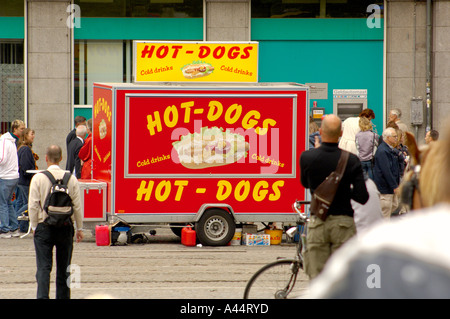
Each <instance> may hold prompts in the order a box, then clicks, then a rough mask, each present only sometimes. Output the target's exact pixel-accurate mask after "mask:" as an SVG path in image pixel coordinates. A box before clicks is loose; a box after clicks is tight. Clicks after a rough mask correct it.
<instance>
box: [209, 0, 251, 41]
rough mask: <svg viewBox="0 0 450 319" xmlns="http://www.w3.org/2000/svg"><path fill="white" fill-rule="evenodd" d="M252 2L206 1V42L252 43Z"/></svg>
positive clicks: (247, 0)
mask: <svg viewBox="0 0 450 319" xmlns="http://www.w3.org/2000/svg"><path fill="white" fill-rule="evenodd" d="M250 9H251V8H250V0H206V19H205V21H206V26H205V29H206V30H205V33H206V35H205V40H207V41H250Z"/></svg>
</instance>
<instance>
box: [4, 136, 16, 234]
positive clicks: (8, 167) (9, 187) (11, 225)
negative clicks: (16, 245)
mask: <svg viewBox="0 0 450 319" xmlns="http://www.w3.org/2000/svg"><path fill="white" fill-rule="evenodd" d="M15 141H16V140H15V138H14V137H13V136H12V135H11V133H9V132H8V133H5V134H3V135H2V136H1V137H0V238H11V237H17V236H20V234H19V223H18V221H17V215H16V211H15V209H14V206H13V203H12V197H13V194H14V191H15V190H16V188H17V184H18V182H19V161H18V158H17V147H16V143H15Z"/></svg>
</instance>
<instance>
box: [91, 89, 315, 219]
mask: <svg viewBox="0 0 450 319" xmlns="http://www.w3.org/2000/svg"><path fill="white" fill-rule="evenodd" d="M307 102H308V89H307V87H305V86H302V85H299V84H284V83H260V84H248V85H245V84H244V85H229V84H224V85H217V84H215V85H214V84H211V85H207V84H202V85H193V84H190V85H136V84H97V83H96V84H94V109H93V113H94V114H93V131H94V132H93V162H94V166H93V167H94V170H93V178H94V179H97V180H102V181H105V182H107V184H108V212H111V213H113V214H118V215H120V217H121V218H123V219H124V220H127V221H130V222H139V223H145V222H174V221H176V222H193V221H198V220H199V218H200V217H201V214H202V213H203V212H204V210H205V209H206V208H208V207H222V208H223V207H225V208H226V209H227V210H228V211H230V212H231V213H232V214H233V215H234V218H235V220H236V221H294V220H295V219H296V214H295V213H294V212H293V211H292V209H291V205H292V203H293V202H294V201H295V200H296V199H298V200H304V199H305V190H304V188H303V187H302V185H301V183H300V176H299V174H300V173H299V166H298V162H299V158H300V154H301V152H302V151H304V150H305V146H306V145H307V144H306V143H307V122H308V117H307V116H308V114H307V105H308V103H307Z"/></svg>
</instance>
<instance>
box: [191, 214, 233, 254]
mask: <svg viewBox="0 0 450 319" xmlns="http://www.w3.org/2000/svg"><path fill="white" fill-rule="evenodd" d="M235 230H236V224H235V223H234V220H233V217H232V216H231V214H230V213H228V212H227V211H225V210H223V209H209V210H207V211H205V212H204V213H203V215H202V217H201V218H200V220H199V222H198V223H196V224H195V231H196V232H197V239H198V241H199V242H200V243H201V244H202V245H205V246H225V245H226V244H228V243H229V242H230V241H231V239H233V236H234V232H235Z"/></svg>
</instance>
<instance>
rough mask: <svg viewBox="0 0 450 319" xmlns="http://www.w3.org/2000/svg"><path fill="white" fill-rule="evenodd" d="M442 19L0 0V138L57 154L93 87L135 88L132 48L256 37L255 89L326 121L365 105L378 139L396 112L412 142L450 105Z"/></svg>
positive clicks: (443, 11) (176, 3)
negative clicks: (283, 91)
mask: <svg viewBox="0 0 450 319" xmlns="http://www.w3.org/2000/svg"><path fill="white" fill-rule="evenodd" d="M449 17H450V1H444V0H434V1H418V0H416V1H414V0H387V1H374V0H368V1H365V0H339V1H338V0H252V1H250V0H73V1H67V0H65V1H62V0H8V1H1V2H0V46H1V51H0V54H1V60H0V62H1V64H0V81H1V84H0V112H1V113H0V117H1V118H0V122H1V132H2V133H3V132H5V131H6V130H8V129H9V124H10V123H11V121H13V120H14V119H16V118H18V119H23V120H24V121H25V122H26V124H27V126H28V127H31V128H33V129H35V130H36V139H35V143H34V149H35V151H36V152H37V153H38V154H40V155H42V154H43V153H44V150H45V147H46V146H47V145H49V144H51V143H56V144H59V145H61V146H63V148H64V149H65V137H66V135H67V133H68V132H69V131H70V130H71V129H72V128H73V119H74V116H75V115H84V116H85V117H86V118H90V117H91V116H92V115H91V114H92V113H91V108H92V84H93V83H94V82H132V81H133V78H132V69H133V52H132V41H133V40H158V41H257V42H259V62H258V65H259V67H258V77H259V79H258V80H259V82H297V83H306V84H309V85H311V86H312V89H311V96H310V107H311V109H313V108H314V107H316V108H317V110H321V111H323V113H325V114H329V113H336V114H338V115H340V116H342V117H343V118H345V117H346V116H349V115H352V114H353V113H355V112H357V111H358V110H359V108H360V107H361V106H364V107H369V108H371V109H373V110H374V111H375V113H376V119H375V120H374V124H375V125H376V129H377V131H378V133H380V134H381V132H382V129H383V127H384V126H385V123H386V119H387V115H388V112H389V110H390V109H391V108H394V107H395V108H399V109H400V110H402V113H403V116H402V119H403V122H405V123H407V124H408V125H409V126H410V129H411V131H413V132H414V133H415V134H416V135H417V137H418V140H419V142H422V140H423V137H424V135H425V130H426V129H427V128H428V129H430V128H434V129H437V130H441V129H443V128H444V127H445V115H446V114H447V110H449V109H450V97H449V94H450V93H449V91H448V90H447V89H446V88H448V87H449V84H450V83H449V82H450V81H449V74H450V52H449V51H450V47H449V45H450V44H449V43H450V41H449V40H450V39H449V35H450V32H448V31H449V28H450V25H449V24H450V22H449V21H450V19H449ZM427 83H428V85H427ZM427 98H428V99H427ZM360 101H363V102H361V103H360ZM427 101H428V102H427ZM305 125H306V123H305ZM41 158H43V156H41ZM38 165H39V166H41V167H43V166H45V163H43V161H42V160H41V161H40V163H38Z"/></svg>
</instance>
